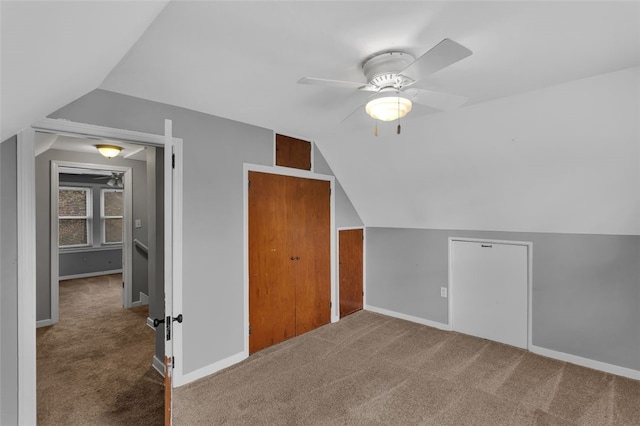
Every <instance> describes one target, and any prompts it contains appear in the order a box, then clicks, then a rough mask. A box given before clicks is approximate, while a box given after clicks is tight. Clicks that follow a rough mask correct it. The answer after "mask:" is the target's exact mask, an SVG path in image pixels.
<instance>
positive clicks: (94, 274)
mask: <svg viewBox="0 0 640 426" xmlns="http://www.w3.org/2000/svg"><path fill="white" fill-rule="evenodd" d="M120 273H122V269H114V270H112V271H99V272H87V273H86V274H75V275H66V276H63V277H58V279H59V280H75V279H77V278H90V277H101V276H102V275H111V274H120Z"/></svg>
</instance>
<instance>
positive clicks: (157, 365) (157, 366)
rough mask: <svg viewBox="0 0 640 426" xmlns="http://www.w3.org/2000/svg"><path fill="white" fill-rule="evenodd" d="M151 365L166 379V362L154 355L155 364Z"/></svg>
mask: <svg viewBox="0 0 640 426" xmlns="http://www.w3.org/2000/svg"><path fill="white" fill-rule="evenodd" d="M151 365H153V368H155V369H156V371H157V372H158V373H160V375H161V376H162V377H164V362H162V361H161V360H160V359H158V357H157V356H155V355H154V356H153V363H152V364H151Z"/></svg>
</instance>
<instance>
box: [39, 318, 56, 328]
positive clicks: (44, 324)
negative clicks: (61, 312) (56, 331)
mask: <svg viewBox="0 0 640 426" xmlns="http://www.w3.org/2000/svg"><path fill="white" fill-rule="evenodd" d="M53 324H55V322H53V320H52V319H51V318H49V319H46V320H41V321H37V322H36V328H40V327H47V326H50V325H53Z"/></svg>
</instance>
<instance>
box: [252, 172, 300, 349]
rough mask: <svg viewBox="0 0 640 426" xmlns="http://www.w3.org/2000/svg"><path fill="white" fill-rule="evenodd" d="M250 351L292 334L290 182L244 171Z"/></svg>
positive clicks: (293, 328)
mask: <svg viewBox="0 0 640 426" xmlns="http://www.w3.org/2000/svg"><path fill="white" fill-rule="evenodd" d="M249 181H250V182H251V183H250V187H249V326H250V328H251V333H250V334H249V353H254V352H256V351H259V350H260V349H263V348H266V347H268V346H271V345H274V344H276V343H279V342H282V341H284V340H286V339H289V338H291V337H293V336H295V335H296V330H295V320H296V305H295V301H296V294H295V287H294V286H292V285H291V282H292V276H291V274H292V271H293V264H294V263H295V262H294V261H292V260H291V256H293V254H292V252H291V250H290V247H289V237H288V234H287V227H288V226H289V223H290V214H291V205H290V199H291V194H292V191H293V190H294V189H295V188H293V187H292V182H291V178H289V177H287V176H281V175H273V174H267V173H259V172H249Z"/></svg>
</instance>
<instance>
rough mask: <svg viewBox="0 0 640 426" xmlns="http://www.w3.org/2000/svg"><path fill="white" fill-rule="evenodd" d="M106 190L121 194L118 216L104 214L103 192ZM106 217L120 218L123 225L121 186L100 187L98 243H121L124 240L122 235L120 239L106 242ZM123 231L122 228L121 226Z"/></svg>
mask: <svg viewBox="0 0 640 426" xmlns="http://www.w3.org/2000/svg"><path fill="white" fill-rule="evenodd" d="M107 192H119V193H121V194H122V215H120V216H106V215H105V214H104V207H105V202H104V194H105V193H107ZM107 219H121V220H122V226H123V227H124V189H123V188H104V187H102V188H100V233H101V234H102V235H101V236H100V239H101V241H100V244H101V245H103V246H110V247H111V246H115V245H122V243H123V242H124V235H121V237H120V238H121V239H120V241H114V242H107V241H106V240H107V230H106V227H107ZM123 231H124V228H123Z"/></svg>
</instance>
